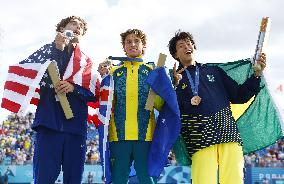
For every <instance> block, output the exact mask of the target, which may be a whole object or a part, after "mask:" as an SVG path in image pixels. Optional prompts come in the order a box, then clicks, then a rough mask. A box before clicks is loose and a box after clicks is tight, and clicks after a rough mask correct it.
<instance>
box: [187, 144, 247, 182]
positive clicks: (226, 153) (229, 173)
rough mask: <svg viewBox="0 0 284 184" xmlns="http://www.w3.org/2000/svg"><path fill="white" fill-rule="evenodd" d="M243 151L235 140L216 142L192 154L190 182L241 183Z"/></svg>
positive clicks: (242, 176)
mask: <svg viewBox="0 0 284 184" xmlns="http://www.w3.org/2000/svg"><path fill="white" fill-rule="evenodd" d="M243 167H244V159H243V151H242V147H241V146H239V145H238V143H236V142H231V143H223V144H216V145H214V146H210V147H208V148H204V149H202V150H200V151H198V152H196V153H194V154H193V156H192V166H191V171H192V173H191V177H192V184H217V178H218V169H219V183H220V184H243V183H244V182H243V180H244V179H243V178H244V173H243Z"/></svg>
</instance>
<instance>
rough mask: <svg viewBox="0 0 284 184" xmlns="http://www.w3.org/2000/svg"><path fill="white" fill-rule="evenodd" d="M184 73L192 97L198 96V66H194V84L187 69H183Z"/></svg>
mask: <svg viewBox="0 0 284 184" xmlns="http://www.w3.org/2000/svg"><path fill="white" fill-rule="evenodd" d="M185 72H186V75H187V78H188V80H189V84H190V87H191V91H192V94H193V96H198V86H199V68H198V66H197V65H196V67H195V76H194V82H193V79H192V77H191V75H190V73H189V71H188V70H187V69H185Z"/></svg>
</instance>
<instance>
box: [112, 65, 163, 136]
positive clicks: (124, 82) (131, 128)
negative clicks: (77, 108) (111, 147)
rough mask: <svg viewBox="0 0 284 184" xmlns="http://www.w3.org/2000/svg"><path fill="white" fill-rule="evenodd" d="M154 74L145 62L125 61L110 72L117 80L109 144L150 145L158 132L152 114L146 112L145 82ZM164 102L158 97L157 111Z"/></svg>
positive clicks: (147, 90)
mask: <svg viewBox="0 0 284 184" xmlns="http://www.w3.org/2000/svg"><path fill="white" fill-rule="evenodd" d="M152 70H153V66H152V65H148V64H145V63H144V62H130V61H124V63H123V64H122V65H119V66H115V67H113V68H112V70H111V75H112V76H113V80H114V99H113V112H112V116H111V120H110V126H109V141H110V142H113V141H122V140H143V141H151V140H152V136H153V133H154V130H155V117H154V112H153V111H151V112H150V111H148V110H145V104H146V101H147V98H148V93H149V89H150V87H149V85H148V84H147V83H146V79H147V77H148V75H149V73H150V72H151V71H152ZM162 105H163V100H162V99H161V98H160V97H159V96H157V97H156V99H155V108H156V109H158V110H159V109H160V108H161V107H162Z"/></svg>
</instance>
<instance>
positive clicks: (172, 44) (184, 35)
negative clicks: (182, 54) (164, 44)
mask: <svg viewBox="0 0 284 184" xmlns="http://www.w3.org/2000/svg"><path fill="white" fill-rule="evenodd" d="M186 39H189V40H190V42H191V43H192V44H193V45H194V49H196V46H195V41H194V39H193V36H192V34H190V33H189V32H184V31H181V30H178V31H177V32H175V36H174V37H172V39H171V40H170V41H169V44H168V47H169V51H170V54H171V55H172V57H173V58H175V55H176V52H177V49H176V44H177V42H178V41H179V40H186ZM175 59H176V58H175Z"/></svg>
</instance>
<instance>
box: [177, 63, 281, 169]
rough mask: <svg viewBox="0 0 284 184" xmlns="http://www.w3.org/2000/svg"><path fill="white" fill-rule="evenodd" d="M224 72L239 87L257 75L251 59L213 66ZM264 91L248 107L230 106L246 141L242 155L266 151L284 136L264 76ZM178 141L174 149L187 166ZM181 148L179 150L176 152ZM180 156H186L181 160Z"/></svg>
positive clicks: (182, 162)
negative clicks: (254, 73) (261, 150)
mask: <svg viewBox="0 0 284 184" xmlns="http://www.w3.org/2000/svg"><path fill="white" fill-rule="evenodd" d="M207 65H214V66H218V67H220V68H222V69H223V70H224V71H225V72H226V73H227V74H228V75H229V76H230V77H231V78H232V79H234V80H235V81H236V82H237V83H238V84H242V83H244V82H245V81H246V80H247V79H248V78H249V77H250V76H251V75H252V74H253V72H254V70H253V68H252V63H251V60H250V59H245V60H239V61H235V62H228V63H214V64H213V63H210V64H207ZM260 87H261V90H260V92H259V93H258V94H257V96H254V97H253V98H252V99H250V100H249V101H248V102H247V103H245V104H231V109H232V112H233V116H234V118H235V120H236V123H237V126H238V129H239V131H240V134H241V138H242V140H243V152H244V154H248V153H250V152H254V151H257V150H260V149H263V148H265V147H267V146H269V145H271V144H274V143H275V142H276V141H277V140H279V139H281V138H282V137H283V136H284V133H283V131H284V130H282V128H281V125H282V127H284V125H283V120H281V118H280V114H279V112H278V109H277V107H276V106H275V104H274V102H273V99H272V97H271V95H270V93H269V90H268V87H267V84H266V81H265V78H264V77H263V76H261V83H260ZM182 144H183V141H182V139H179V140H178V141H177V143H176V145H175V147H174V151H175V153H176V154H177V155H176V157H177V160H178V162H179V161H180V163H181V164H185V165H188V164H189V162H188V160H187V159H185V158H184V154H186V153H185V152H186V149H185V147H184V146H183V145H182ZM177 148H178V149H177ZM181 154H182V155H183V156H181Z"/></svg>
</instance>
